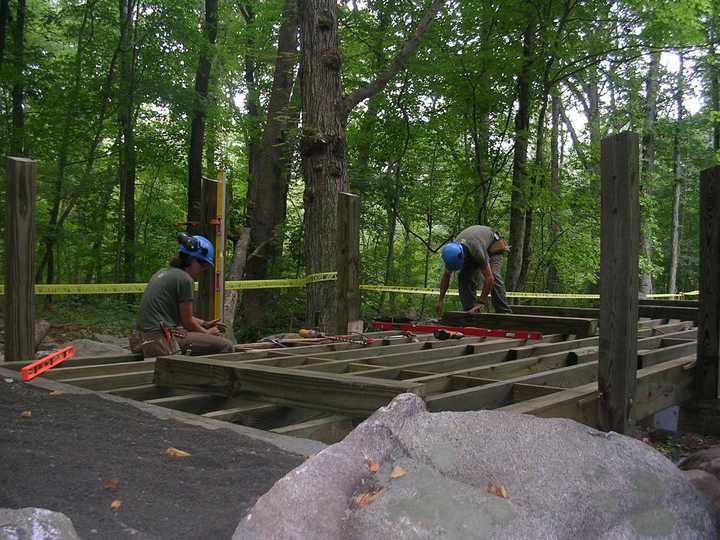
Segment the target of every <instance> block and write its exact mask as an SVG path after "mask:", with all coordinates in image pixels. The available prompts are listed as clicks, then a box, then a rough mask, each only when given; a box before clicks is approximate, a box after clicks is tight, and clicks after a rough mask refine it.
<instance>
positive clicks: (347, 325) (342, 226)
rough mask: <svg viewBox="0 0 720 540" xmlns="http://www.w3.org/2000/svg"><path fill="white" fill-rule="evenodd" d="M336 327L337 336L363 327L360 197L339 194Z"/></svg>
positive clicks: (350, 194)
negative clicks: (361, 311) (361, 310)
mask: <svg viewBox="0 0 720 540" xmlns="http://www.w3.org/2000/svg"><path fill="white" fill-rule="evenodd" d="M336 234H337V244H336V249H337V251H336V255H337V259H336V263H337V264H336V269H337V279H336V281H335V302H336V306H337V309H336V314H335V328H334V329H333V330H334V331H335V332H336V333H337V334H338V335H341V336H342V335H345V334H347V333H348V332H352V331H353V330H354V329H355V327H356V326H357V325H358V322H359V326H360V330H362V320H361V319H360V197H358V196H357V195H354V194H352V193H338V200H337V229H336Z"/></svg>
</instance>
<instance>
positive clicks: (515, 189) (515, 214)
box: [506, 24, 535, 291]
mask: <svg viewBox="0 0 720 540" xmlns="http://www.w3.org/2000/svg"><path fill="white" fill-rule="evenodd" d="M534 33H535V25H534V24H530V25H528V27H527V28H526V29H525V32H524V34H523V62H522V67H521V69H520V73H519V74H518V77H517V96H518V110H517V114H516V115H515V149H514V153H513V172H512V196H511V206H510V245H511V246H512V250H511V251H510V256H509V257H508V265H507V278H506V281H507V287H508V290H511V291H514V290H515V289H516V288H517V284H518V281H519V278H520V271H521V269H522V262H523V261H522V257H523V253H524V244H523V242H524V239H525V210H526V207H527V196H528V193H527V151H528V138H529V129H530V82H531V81H530V72H531V69H532V64H533V58H532V56H533V52H532V50H533V41H534Z"/></svg>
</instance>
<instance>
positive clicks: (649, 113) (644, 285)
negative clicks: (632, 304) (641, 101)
mask: <svg viewBox="0 0 720 540" xmlns="http://www.w3.org/2000/svg"><path fill="white" fill-rule="evenodd" d="M659 76H660V53H659V52H653V53H652V54H651V55H650V65H649V66H648V74H647V80H646V81H645V83H646V94H645V125H644V126H643V132H644V133H643V138H642V147H643V153H642V187H643V191H644V193H645V196H646V197H652V187H651V186H652V179H653V178H652V177H653V172H654V169H655V139H656V134H655V123H656V120H657V94H658V79H659ZM651 237H652V231H651V230H650V226H649V219H648V216H645V217H644V219H643V226H642V228H641V245H642V255H643V256H644V258H645V265H647V266H650V267H652V262H653V247H652V241H651ZM641 268H642V267H641ZM652 293H653V278H652V272H650V271H641V273H640V294H641V295H643V296H644V295H647V294H652Z"/></svg>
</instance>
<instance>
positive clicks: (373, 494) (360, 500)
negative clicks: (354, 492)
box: [353, 486, 382, 508]
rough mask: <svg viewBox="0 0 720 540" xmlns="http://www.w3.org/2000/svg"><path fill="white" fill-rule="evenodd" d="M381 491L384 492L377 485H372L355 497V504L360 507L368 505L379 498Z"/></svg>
mask: <svg viewBox="0 0 720 540" xmlns="http://www.w3.org/2000/svg"><path fill="white" fill-rule="evenodd" d="M380 493H382V488H378V487H375V486H373V487H371V488H370V489H368V490H367V491H366V492H365V493H361V494H360V495H358V496H356V497H355V498H354V499H353V500H354V501H355V506H357V507H358V508H364V507H366V506H367V505H368V504H370V503H372V502H373V501H374V500H375V499H377V498H378V497H379V496H380Z"/></svg>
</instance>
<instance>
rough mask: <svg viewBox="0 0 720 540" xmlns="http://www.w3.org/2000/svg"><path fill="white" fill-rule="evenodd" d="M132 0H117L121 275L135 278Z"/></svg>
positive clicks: (133, 5) (130, 278)
mask: <svg viewBox="0 0 720 540" xmlns="http://www.w3.org/2000/svg"><path fill="white" fill-rule="evenodd" d="M135 7H136V4H135V0H120V43H121V46H120V87H119V91H120V95H119V107H118V123H119V126H120V137H121V141H122V143H121V145H120V149H119V150H120V151H119V155H120V163H119V181H120V186H121V189H120V191H121V192H122V199H123V210H124V212H123V217H124V219H123V242H124V250H123V254H124V257H123V267H124V272H123V278H124V279H125V280H126V281H127V282H128V283H132V282H133V281H135V180H136V159H137V158H136V154H135V132H134V128H135V126H134V115H133V111H134V92H135V13H134V12H135Z"/></svg>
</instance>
